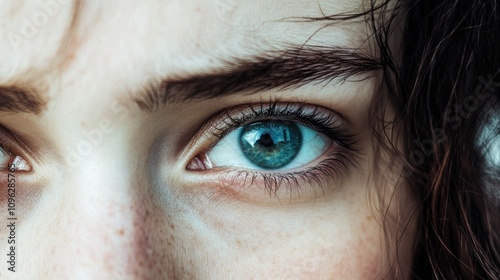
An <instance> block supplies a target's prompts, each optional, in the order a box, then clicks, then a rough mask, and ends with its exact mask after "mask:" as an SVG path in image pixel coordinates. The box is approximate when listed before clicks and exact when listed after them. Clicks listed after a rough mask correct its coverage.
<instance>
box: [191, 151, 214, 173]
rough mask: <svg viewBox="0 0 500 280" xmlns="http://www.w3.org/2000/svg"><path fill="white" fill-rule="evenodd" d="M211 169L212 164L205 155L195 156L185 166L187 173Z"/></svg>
mask: <svg viewBox="0 0 500 280" xmlns="http://www.w3.org/2000/svg"><path fill="white" fill-rule="evenodd" d="M212 168H213V164H212V162H211V161H210V159H209V158H208V155H207V154H206V153H202V154H199V155H197V156H195V157H194V158H193V159H191V160H190V161H189V163H188V165H187V166H186V169H187V170H189V171H206V170H209V169H212Z"/></svg>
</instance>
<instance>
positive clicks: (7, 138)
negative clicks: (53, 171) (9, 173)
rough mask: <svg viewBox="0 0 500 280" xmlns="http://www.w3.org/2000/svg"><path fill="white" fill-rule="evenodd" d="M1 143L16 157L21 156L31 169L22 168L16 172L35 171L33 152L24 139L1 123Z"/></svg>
mask: <svg viewBox="0 0 500 280" xmlns="http://www.w3.org/2000/svg"><path fill="white" fill-rule="evenodd" d="M0 143H2V147H3V148H4V149H5V150H6V152H9V153H10V154H11V155H12V156H13V157H15V158H14V159H16V158H17V157H20V158H21V159H22V160H21V161H24V162H25V163H27V164H28V166H29V170H20V171H16V172H22V173H29V172H32V171H33V164H32V162H33V153H32V151H31V149H30V148H29V147H28V146H27V145H26V143H25V142H24V140H23V139H21V138H19V137H18V136H17V135H16V134H14V133H13V132H12V131H11V130H10V129H8V128H7V127H5V126H3V125H1V124H0Z"/></svg>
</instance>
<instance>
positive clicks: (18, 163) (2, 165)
mask: <svg viewBox="0 0 500 280" xmlns="http://www.w3.org/2000/svg"><path fill="white" fill-rule="evenodd" d="M4 170H8V171H11V172H13V171H31V166H30V165H29V164H28V162H27V161H26V160H24V159H23V158H22V157H20V156H16V155H14V154H12V152H11V151H10V150H8V149H6V148H5V147H4V146H3V145H1V144H0V172H1V171H4Z"/></svg>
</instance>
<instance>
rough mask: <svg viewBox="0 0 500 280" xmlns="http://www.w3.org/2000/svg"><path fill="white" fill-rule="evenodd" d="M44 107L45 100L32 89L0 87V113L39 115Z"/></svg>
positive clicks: (27, 87)
mask: <svg viewBox="0 0 500 280" xmlns="http://www.w3.org/2000/svg"><path fill="white" fill-rule="evenodd" d="M46 107H47V100H46V99H45V98H44V96H43V95H42V93H41V92H40V91H39V90H37V89H36V88H34V87H30V86H16V85H12V86H2V85H0V112H11V113H32V114H35V115H39V114H40V113H42V112H43V111H44V110H45V109H46Z"/></svg>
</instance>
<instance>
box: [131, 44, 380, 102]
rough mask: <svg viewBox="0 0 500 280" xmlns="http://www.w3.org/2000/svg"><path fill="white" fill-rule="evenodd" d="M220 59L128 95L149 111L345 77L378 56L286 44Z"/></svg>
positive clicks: (375, 65) (372, 65) (374, 64)
mask: <svg viewBox="0 0 500 280" xmlns="http://www.w3.org/2000/svg"><path fill="white" fill-rule="evenodd" d="M223 65H224V67H222V69H219V70H215V69H214V70H213V71H211V72H210V73H207V74H193V75H190V76H187V77H183V78H169V79H163V80H151V81H148V82H147V83H146V84H145V85H144V86H143V88H142V90H141V91H140V94H139V96H138V97H137V98H135V99H134V101H135V102H136V103H137V105H138V106H139V107H140V108H141V109H142V110H143V111H148V112H153V111H155V110H157V109H159V108H161V107H163V106H165V105H166V104H168V103H176V102H188V101H193V100H203V99H212V98H218V97H224V96H228V95H234V94H242V93H246V94H253V93H257V92H260V91H266V90H271V89H279V90H287V89H294V88H299V87H301V86H303V85H306V84H309V83H312V82H317V83H322V82H327V83H330V82H331V81H333V80H335V79H340V80H341V81H345V80H347V78H349V77H351V76H355V75H359V74H362V73H367V72H371V71H375V70H380V69H382V65H381V63H380V62H378V61H377V60H376V59H374V58H372V57H370V56H369V55H368V54H366V53H363V52H361V51H360V50H358V49H342V48H332V47H324V46H307V47H304V46H297V47H294V46H292V47H288V48H287V49H286V50H281V51H269V52H265V55H260V56H256V57H252V58H249V59H241V58H236V59H233V60H231V59H229V60H228V59H226V60H223Z"/></svg>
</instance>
